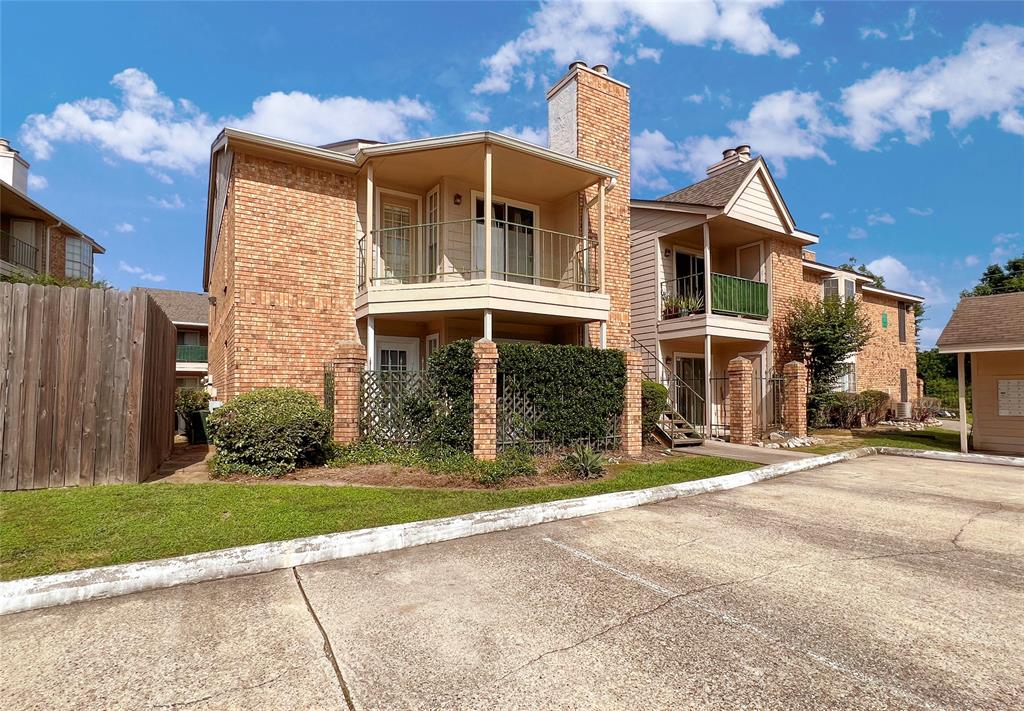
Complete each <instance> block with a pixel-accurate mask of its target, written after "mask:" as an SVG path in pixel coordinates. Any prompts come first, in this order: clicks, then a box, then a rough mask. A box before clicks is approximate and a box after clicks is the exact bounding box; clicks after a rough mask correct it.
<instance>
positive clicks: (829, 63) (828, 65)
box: [821, 57, 839, 72]
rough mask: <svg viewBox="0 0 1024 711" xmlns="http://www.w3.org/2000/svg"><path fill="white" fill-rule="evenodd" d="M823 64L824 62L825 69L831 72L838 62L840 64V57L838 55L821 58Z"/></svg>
mask: <svg viewBox="0 0 1024 711" xmlns="http://www.w3.org/2000/svg"><path fill="white" fill-rule="evenodd" d="M821 64H822V66H823V67H825V71H826V72H830V71H832V67H834V66H836V65H837V64H839V58H838V57H825V58H824V59H823V60H821Z"/></svg>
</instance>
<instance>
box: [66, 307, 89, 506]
mask: <svg viewBox="0 0 1024 711" xmlns="http://www.w3.org/2000/svg"><path fill="white" fill-rule="evenodd" d="M93 291H97V290H96V289H75V291H74V301H75V306H74V312H75V323H74V333H73V334H72V336H71V358H70V363H71V387H70V392H69V393H68V405H67V413H66V422H67V442H68V446H67V454H66V456H65V458H64V470H63V472H62V475H63V477H64V486H78V484H79V479H80V477H81V471H82V421H83V419H84V412H85V359H86V355H87V350H88V344H89V317H90V314H89V299H90V296H91V295H92V292H93Z"/></svg>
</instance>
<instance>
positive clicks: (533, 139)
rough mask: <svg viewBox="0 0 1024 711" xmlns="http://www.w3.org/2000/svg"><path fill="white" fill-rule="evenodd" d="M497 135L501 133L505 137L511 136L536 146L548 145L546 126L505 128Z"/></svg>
mask: <svg viewBox="0 0 1024 711" xmlns="http://www.w3.org/2000/svg"><path fill="white" fill-rule="evenodd" d="M498 133H503V134H505V135H506V136H512V137H514V138H518V139H520V140H523V141H526V142H527V143H533V144H536V145H538V146H546V145H548V129H547V126H537V127H534V126H523V127H522V128H520V127H519V126H506V127H505V128H503V129H501V130H500V131H498Z"/></svg>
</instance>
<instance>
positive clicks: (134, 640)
mask: <svg viewBox="0 0 1024 711" xmlns="http://www.w3.org/2000/svg"><path fill="white" fill-rule="evenodd" d="M307 599H308V606H307ZM1022 638H1024V472H1022V470H1020V469H1012V468H1009V467H996V466H991V465H976V464H960V463H956V464H953V463H946V462H936V461H927V460H917V459H906V458H895V457H870V458H865V459H857V460H853V461H850V462H845V463H842V464H837V465H832V466H829V467H826V468H823V469H818V470H814V471H810V472H804V473H801V474H794V475H790V476H786V477H782V478H779V479H775V480H772V481H768V482H762V483H759V484H756V485H752V486H747V487H743V488H740V489H734V490H731V491H726V492H719V493H714V494H707V495H703V496H697V497H692V498H686V499H677V500H674V501H671V502H666V503H662V504H656V505H652V506H645V507H641V508H638V509H628V510H623V511H617V512H612V513H607V514H601V515H597V516H591V517H587V518H582V519H575V520H571V521H562V522H557V523H551V524H545V525H542V526H536V527H533V528H528V529H520V530H516V531H510V532H506V533H499V534H490V535H485V536H478V537H474V538H468V539H462V540H457V541H451V542H447V543H439V544H434V545H430V546H423V547H419V548H413V549H408V550H405V551H396V552H393V553H386V554H380V555H374V556H366V557H362V558H353V559H348V560H342V561H334V562H330V563H321V564H317V565H312V566H304V567H301V568H298V569H297V570H295V571H282V572H278V573H270V574H266V575H259V576H252V577H248V578H238V579H234V580H227V581H220V582H216V583H204V584H200V585H194V586H186V587H182V588H177V589H174V590H166V591H158V592H152V593H142V594H139V595H133V596H129V597H125V598H120V599H114V600H108V601H97V602H92V603H84V604H80V605H73V606H68V607H64V608H56V609H51V610H43V611H37V612H30V613H23V614H19V615H13V616H9V617H6V618H0V640H2V641H3V644H2V647H0V682H2V686H3V689H4V696H3V698H2V700H0V703H2V704H4V705H5V706H8V707H10V708H117V707H121V708H153V707H159V706H163V707H175V706H174V705H177V707H180V706H181V705H186V704H187V705H188V707H189V708H237V707H247V708H275V709H281V708H346V707H349V708H358V709H371V708H380V709H394V708H531V709H532V708H630V709H635V708H669V707H672V708H730V709H731V708H737V707H745V706H746V707H756V708H807V707H819V708H820V707H857V708H879V709H883V708H884V709H890V708H929V709H954V708H955V709H959V708H1020V707H1022V706H1024V661H1022V655H1021V639H1022ZM325 640H326V642H327V644H326V645H325V644H324V643H325ZM332 662H333V663H332ZM335 664H336V667H335ZM346 694H347V696H346Z"/></svg>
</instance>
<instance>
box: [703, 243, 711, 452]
mask: <svg viewBox="0 0 1024 711" xmlns="http://www.w3.org/2000/svg"><path fill="white" fill-rule="evenodd" d="M704 229H705V230H707V225H704ZM704 234H705V235H707V232H705V233H704ZM704 244H705V245H706V244H707V242H705V243H704ZM705 271H707V267H705ZM712 394H713V393H712V392H711V334H710V333H708V334H705V335H704V436H705V437H707V438H708V439H711V397H712Z"/></svg>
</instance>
